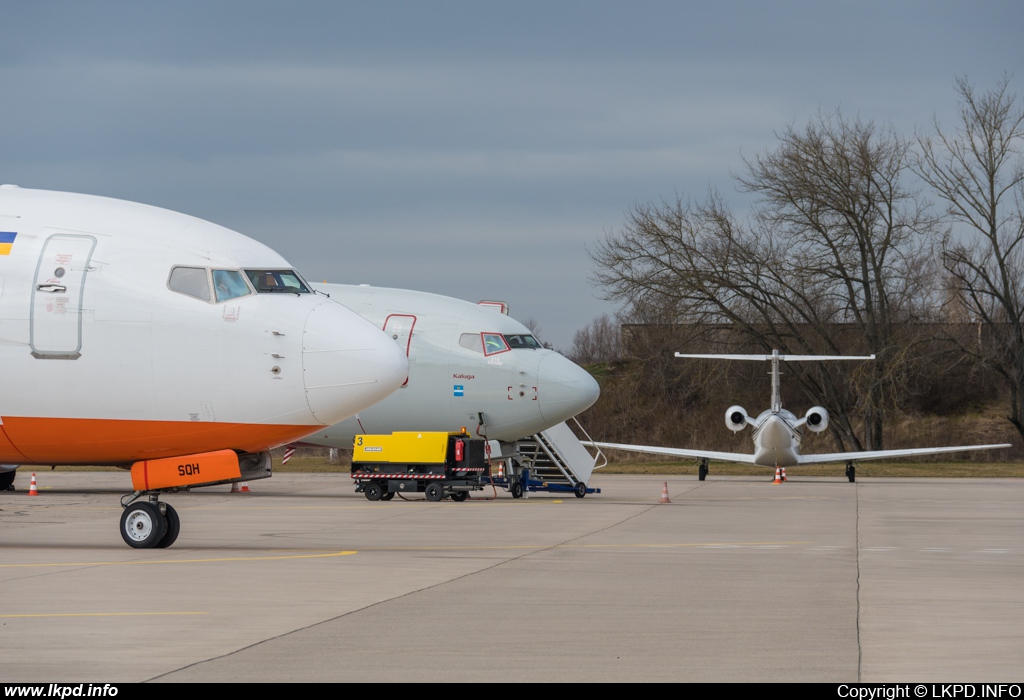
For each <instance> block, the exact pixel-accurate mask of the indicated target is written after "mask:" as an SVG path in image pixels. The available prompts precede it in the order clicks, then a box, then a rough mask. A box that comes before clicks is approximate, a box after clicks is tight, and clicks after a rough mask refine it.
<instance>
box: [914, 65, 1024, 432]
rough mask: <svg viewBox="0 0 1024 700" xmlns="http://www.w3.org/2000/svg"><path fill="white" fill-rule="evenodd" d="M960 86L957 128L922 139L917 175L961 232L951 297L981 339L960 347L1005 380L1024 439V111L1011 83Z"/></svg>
mask: <svg viewBox="0 0 1024 700" xmlns="http://www.w3.org/2000/svg"><path fill="white" fill-rule="evenodd" d="M954 87H955V90H956V93H957V95H958V98H959V99H958V108H959V109H958V114H957V116H958V121H957V125H956V128H955V129H954V131H952V132H947V131H943V129H942V128H941V127H940V125H939V123H938V120H936V121H935V137H934V138H931V137H919V139H918V142H919V144H920V151H921V153H920V157H919V159H918V162H917V164H916V170H917V171H918V173H919V174H920V175H921V177H922V178H923V179H924V180H925V181H926V182H927V183H928V184H929V185H930V186H931V187H932V189H933V190H934V191H935V193H936V194H937V195H938V196H939V197H941V198H942V199H943V200H944V201H945V203H946V205H947V206H946V211H947V213H948V215H949V216H950V217H951V219H952V220H953V222H954V225H955V227H956V230H955V233H956V235H955V237H954V239H953V240H954V241H955V242H954V243H952V244H951V245H949V246H948V247H947V248H946V249H945V250H944V252H943V264H944V265H945V268H946V270H947V272H948V274H949V277H950V282H949V286H950V287H951V290H950V293H949V298H950V299H951V301H952V302H953V304H955V305H956V306H958V307H959V309H958V310H957V312H956V313H959V314H960V315H963V314H964V312H966V316H967V318H968V319H969V320H971V321H974V322H976V323H978V324H979V333H978V337H977V341H976V342H963V341H961V347H962V348H963V349H964V350H965V351H967V352H969V353H971V354H972V355H974V356H975V357H977V358H978V359H980V360H981V361H982V362H983V363H984V364H985V365H986V366H988V367H990V368H992V369H993V370H995V371H996V372H997V373H998V374H999V376H1001V377H1002V379H1003V382H1004V384H1005V385H1006V387H1007V388H1008V390H1009V395H1010V415H1009V416H1008V417H1007V418H1008V420H1009V421H1010V422H1011V423H1012V424H1013V425H1014V427H1016V428H1017V431H1018V432H1019V433H1020V434H1021V436H1022V437H1024V158H1022V155H1021V154H1022V146H1024V109H1022V105H1021V103H1019V102H1018V101H1017V97H1016V95H1015V94H1012V93H1010V92H1009V78H1008V77H1004V78H1003V79H1002V80H1000V81H999V83H998V84H997V85H996V87H995V88H994V89H992V90H989V91H988V92H984V93H981V94H978V93H976V92H975V89H974V86H973V85H971V83H970V82H969V81H968V80H967V78H966V77H959V78H957V79H956V80H955V82H954ZM982 328H984V330H985V331H986V332H985V334H984V337H985V341H986V342H982V333H981V330H982Z"/></svg>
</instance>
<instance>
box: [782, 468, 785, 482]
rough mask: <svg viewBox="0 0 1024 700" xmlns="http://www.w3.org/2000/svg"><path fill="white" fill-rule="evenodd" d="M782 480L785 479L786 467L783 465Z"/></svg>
mask: <svg viewBox="0 0 1024 700" xmlns="http://www.w3.org/2000/svg"><path fill="white" fill-rule="evenodd" d="M782 480H783V481H786V468H785V467H783V468H782Z"/></svg>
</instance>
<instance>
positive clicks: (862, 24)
mask: <svg viewBox="0 0 1024 700" xmlns="http://www.w3.org/2000/svg"><path fill="white" fill-rule="evenodd" d="M0 27H2V28H3V31H2V35H3V41H2V42H0V91H2V92H0V95H2V98H0V103H2V105H3V108H2V109H0V124H2V128H0V181H3V182H5V183H14V184H18V185H21V186H22V187H37V188H44V189H57V190H69V191H76V192H87V193H91V194H99V195H104V196H110V197H118V198H122V199H130V200H135V201H139V202H145V203H147V204H154V205H157V206H163V207H167V208H170V209H174V210H177V211H182V212H185V213H188V214H192V215H195V216H199V217H202V218H204V219H209V220H211V221H214V222H216V223H218V224H221V225H224V226H227V227H229V228H232V229H235V230H237V231H240V232H242V233H244V234H247V235H249V236H252V237H253V238H256V239H258V240H260V241H262V242H264V243H266V244H268V245H270V246H271V247H273V248H275V249H276V250H278V251H279V252H280V253H281V254H283V255H284V256H285V257H286V258H288V260H290V261H291V263H292V264H294V265H295V266H296V267H297V268H298V269H299V270H300V271H301V272H302V273H303V274H305V275H306V277H307V278H309V279H311V280H315V281H320V280H327V281H331V282H349V283H369V284H374V285H381V286H392V287H408V288H412V289H420V290H426V291H431V292H436V293H439V294H447V295H451V296H456V297H460V298H464V299H469V300H471V301H478V300H480V299H501V300H504V301H507V302H509V303H510V305H511V310H512V315H513V316H514V317H516V318H518V319H519V320H521V321H526V320H528V319H533V320H534V321H535V322H536V323H537V324H538V326H539V330H540V336H541V338H542V339H544V340H546V341H548V342H551V343H553V344H554V345H555V347H557V348H560V349H568V348H569V347H570V345H571V343H572V338H573V334H574V333H575V331H576V330H577V329H579V328H581V327H583V326H585V325H586V324H587V323H589V322H590V321H591V320H593V319H594V318H595V317H597V316H599V315H600V314H602V313H605V312H613V311H614V310H615V308H614V307H613V306H612V305H611V304H609V303H608V302H605V301H602V300H601V299H600V290H599V289H596V288H595V287H593V286H592V285H591V283H590V282H589V281H588V275H589V273H590V271H591V268H592V263H591V260H590V258H589V256H588V253H587V249H588V247H589V248H590V249H593V246H594V243H595V242H596V241H597V240H599V239H600V238H601V237H602V236H603V235H604V234H605V233H606V232H609V231H615V230H617V229H618V228H619V227H620V226H621V225H622V222H623V220H624V215H625V213H626V212H627V211H628V210H629V209H630V208H631V207H632V206H634V205H635V204H636V203H638V202H648V201H658V200H660V199H662V198H668V199H672V198H674V197H675V196H676V195H677V194H679V195H681V196H683V197H691V196H692V197H693V198H695V199H702V198H703V197H704V195H705V194H706V192H707V191H708V188H709V187H716V188H718V189H720V190H721V191H722V192H723V194H725V196H726V198H727V199H729V200H731V201H735V202H741V201H742V200H741V199H740V197H739V196H738V195H736V194H735V191H734V188H733V184H732V180H731V178H730V175H731V173H738V172H740V171H741V169H742V166H743V161H742V157H743V156H750V155H753V154H755V153H757V152H759V151H762V150H765V149H768V148H771V147H772V146H773V145H774V138H775V136H774V134H775V133H776V132H778V131H780V130H782V129H784V128H785V127H786V126H787V125H790V124H794V125H797V126H802V125H804V124H805V123H806V122H807V121H808V120H809V119H810V118H811V117H813V116H814V114H815V113H816V112H817V111H818V110H819V109H823V110H827V111H831V110H834V109H835V108H837V107H840V108H841V109H842V110H843V112H844V113H845V114H846V115H848V116H860V117H862V118H864V119H872V120H875V121H877V122H880V123H891V124H892V125H894V126H895V127H896V128H897V129H900V130H902V131H905V132H907V133H908V134H912V133H913V130H914V128H915V127H918V128H927V127H928V126H929V124H930V122H931V120H932V118H933V116H938V118H939V119H940V120H941V121H942V122H943V123H944V124H950V125H951V123H952V110H953V108H954V105H955V102H954V94H953V89H952V82H953V79H954V77H955V76H956V75H961V74H965V75H967V76H968V77H969V78H970V79H971V80H972V81H973V82H974V83H975V84H976V85H977V86H978V87H979V88H987V87H989V86H991V85H993V84H994V83H995V82H996V80H998V79H999V78H1000V77H1002V76H1003V75H1004V74H1009V75H1011V76H1012V78H1013V80H1012V83H1011V87H1012V89H1014V90H1015V91H1016V92H1017V93H1018V94H1020V93H1024V41H1022V39H1021V30H1022V28H1024V3H1021V2H1019V0H1018V1H1014V2H1011V1H1006V2H938V1H930V2H898V1H894V0H888V1H887V2H867V1H860V2H847V3H842V2H839V3H834V2H768V1H761V2H716V3H713V4H712V3H692V4H690V3H684V2H644V1H642V0H631V1H630V2H599V1H596V0H588V1H585V2H569V1H559V0H546V1H545V2H529V1H526V0H516V1H515V2H504V3H496V2H494V3H492V2H484V1H482V0H477V1H474V2H429V1H428V0H419V1H418V2H385V1H380V0H377V1H374V2H368V1H367V2H328V1H327V0H322V1H320V2H296V1H295V0H292V1H290V2H287V3H285V2H257V1H254V0H244V1H239V2H218V1H216V0H203V1H202V2H185V1H183V0H175V1H174V2H169V3H156V2H98V1H94V0H88V1H82V2H71V1H68V2H47V1H45V0H42V1H40V0H33V1H31V2H29V1H27V0H26V1H24V2H22V1H18V0H0Z"/></svg>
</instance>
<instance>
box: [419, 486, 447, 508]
mask: <svg viewBox="0 0 1024 700" xmlns="http://www.w3.org/2000/svg"><path fill="white" fill-rule="evenodd" d="M423 495H424V496H426V497H427V500H428V501H434V502H435V503H436V502H437V501H440V500H441V499H442V498H444V489H443V488H442V487H441V484H438V483H436V482H435V483H433V484H427V489H426V491H424V492H423Z"/></svg>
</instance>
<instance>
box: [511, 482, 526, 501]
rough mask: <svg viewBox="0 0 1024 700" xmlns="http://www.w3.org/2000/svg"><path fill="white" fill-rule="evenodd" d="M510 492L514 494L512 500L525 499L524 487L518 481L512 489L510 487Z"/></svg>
mask: <svg viewBox="0 0 1024 700" xmlns="http://www.w3.org/2000/svg"><path fill="white" fill-rule="evenodd" d="M509 491H511V492H512V498H522V497H523V485H522V484H520V483H519V482H518V481H517V482H515V483H514V484H512V486H511V487H509Z"/></svg>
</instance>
